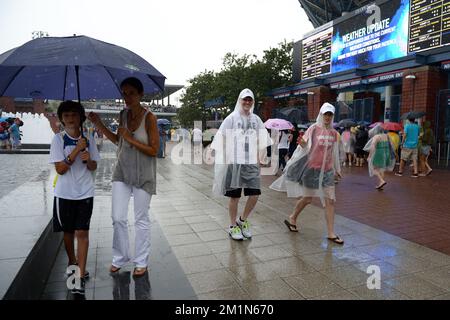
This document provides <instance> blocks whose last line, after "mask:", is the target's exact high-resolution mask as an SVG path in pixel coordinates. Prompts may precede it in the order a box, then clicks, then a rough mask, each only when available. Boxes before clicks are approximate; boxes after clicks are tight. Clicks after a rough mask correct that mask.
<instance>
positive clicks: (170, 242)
mask: <svg viewBox="0 0 450 320" xmlns="http://www.w3.org/2000/svg"><path fill="white" fill-rule="evenodd" d="M113 148H114V147H113V146H112V145H110V144H108V143H106V144H105V148H104V151H103V152H102V154H101V155H102V157H103V159H102V163H101V164H100V166H99V170H98V172H97V176H96V192H97V195H96V198H95V201H94V203H95V204H94V214H93V218H92V224H91V225H92V229H91V233H90V234H91V242H90V252H89V257H88V267H87V268H88V270H89V272H90V273H91V279H90V280H89V281H88V283H87V294H86V299H89V300H90V299H233V300H237V299H295V300H303V299H449V298H450V256H449V255H447V254H444V253H441V252H438V251H435V250H432V249H430V248H428V247H425V246H423V245H420V244H418V243H414V242H411V241H408V240H406V239H402V238H401V237H398V236H396V235H395V234H393V233H391V232H387V231H386V230H384V229H383V228H384V226H383V225H382V224H379V226H378V227H375V226H374V225H371V223H372V222H371V221H366V222H365V223H362V222H361V221H362V219H363V218H364V217H358V215H356V214H355V215H354V216H352V217H351V218H350V216H349V215H348V214H349V212H351V213H353V214H354V213H355V211H354V210H353V211H352V210H351V209H352V207H350V208H348V207H340V208H339V207H338V209H337V213H338V214H337V216H336V232H337V233H338V234H339V235H341V236H342V237H343V238H344V240H345V244H344V245H343V246H339V245H336V244H333V243H331V242H329V241H327V240H326V238H325V237H326V231H325V221H324V214H323V210H322V209H321V208H319V207H317V206H309V207H307V208H306V209H305V210H304V212H303V213H302V215H301V216H300V218H299V227H300V232H298V233H292V232H289V231H288V229H287V228H286V227H285V225H284V224H283V220H284V219H285V218H286V217H287V216H288V214H289V213H290V211H291V210H292V206H293V203H294V202H295V201H294V200H293V199H287V198H286V197H285V195H284V194H282V193H278V192H275V191H272V190H270V189H268V187H267V186H268V184H269V183H270V180H271V179H273V177H267V178H266V177H265V178H264V179H263V180H264V183H263V188H262V195H261V197H260V201H259V202H258V204H257V206H256V208H255V211H254V212H253V213H252V216H251V217H250V222H251V224H252V231H253V234H254V236H253V238H252V239H251V240H246V241H241V242H237V241H233V240H230V239H229V237H228V234H227V232H226V231H227V228H228V224H229V221H228V220H229V219H228V213H227V199H226V198H224V197H221V198H216V197H214V196H213V195H212V192H211V185H212V177H213V173H212V167H210V166H207V165H174V164H173V163H172V162H171V161H170V159H169V158H166V159H158V177H157V178H158V194H157V195H156V196H154V197H153V199H152V203H151V210H150V211H151V218H152V230H151V236H152V251H151V257H150V265H149V267H150V269H149V273H148V277H144V278H140V279H133V278H132V277H131V275H130V272H131V271H132V266H128V267H127V268H125V269H123V270H121V272H120V274H119V276H118V277H112V276H110V275H109V273H108V267H109V265H110V262H111V244H112V225H111V219H110V210H111V208H110V205H111V201H110V196H111V195H110V186H111V182H110V179H111V169H112V164H113V162H114V153H113V151H114V150H113ZM353 169H356V168H352V169H350V170H352V171H350V170H349V171H348V172H347V175H346V177H345V178H344V180H342V181H341V183H339V184H338V190H337V196H338V199H339V200H338V203H339V201H340V200H341V199H343V198H344V197H343V195H345V194H343V193H342V190H341V188H342V189H344V190H347V189H346V188H345V186H346V184H348V185H349V186H351V187H350V188H351V190H353V191H348V192H349V193H353V192H354V193H357V192H359V196H358V197H359V198H360V199H361V200H364V201H365V202H359V203H356V204H355V206H359V207H360V208H364V206H365V203H370V204H371V205H370V207H369V206H368V208H370V210H372V209H373V208H372V207H373V206H375V204H373V203H372V202H370V201H372V200H370V199H371V198H372V197H380V196H381V194H376V196H374V195H372V193H374V192H375V191H373V190H372V187H373V184H374V181H371V180H370V179H369V178H368V177H367V176H366V175H365V174H364V173H363V172H364V171H363V170H362V169H361V173H360V174H358V171H357V170H353ZM358 169H359V168H358ZM347 170H348V169H346V171H347ZM433 174H434V173H433ZM358 179H361V180H358ZM393 179H394V178H393ZM393 179H392V180H393ZM399 179H403V181H405V185H408V183H409V182H408V183H407V181H408V180H412V178H409V177H407V176H404V177H402V178H399ZM388 181H389V183H388V186H389V187H390V186H391V185H392V188H393V189H394V188H395V187H394V182H392V183H391V182H390V180H388ZM412 182H415V183H420V178H419V180H417V181H412ZM398 183H403V182H398ZM352 185H353V186H352ZM366 186H367V192H364V191H363V189H364V188H366ZM358 189H359V190H358ZM394 190H395V189H394ZM387 191H388V188H386V190H385V191H383V193H386V194H387ZM409 194H411V195H412V196H414V195H415V194H414V193H409ZM348 196H349V195H348ZM356 198H357V195H355V199H356ZM355 199H354V200H353V201H355ZM383 199H384V198H379V199H378V200H377V198H375V199H374V200H373V201H374V203H377V201H379V202H383V201H385V200H383ZM369 200H370V201H369ZM415 200H416V199H415ZM415 200H411V201H415ZM241 202H242V201H241ZM351 202H352V201H348V202H347V201H344V200H342V205H344V204H345V205H346V206H348V205H350V204H351ZM404 202H408V201H407V200H405V201H404ZM349 203H350V204H349ZM381 205H384V206H386V207H389V202H388V203H386V204H381ZM130 206H131V205H130ZM344 208H347V209H346V210H345V211H344V210H343V209H344ZM240 210H242V203H241V205H240ZM341 212H344V215H345V216H344V215H341ZM358 212H361V211H358ZM366 212H367V210H366ZM370 212H372V211H370ZM366 215H367V214H366ZM447 215H448V213H447ZM409 216H411V213H410V214H409ZM407 217H408V216H407ZM366 218H367V217H366ZM130 219H131V221H132V214H131V210H130ZM391 219H393V218H391ZM360 220H361V221H360ZM374 220H383V219H381V218H378V219H374ZM386 220H387V221H389V220H388V219H387V218H386ZM132 230H133V228H132V227H131V228H130V232H132ZM130 238H132V237H130ZM66 265H67V258H66V257H65V254H64V250H63V249H62V247H61V249H60V253H59V255H58V257H57V258H56V262H55V265H54V268H53V271H52V273H51V274H50V275H49V279H48V282H47V286H46V289H45V292H44V294H43V296H42V299H72V298H73V297H72V296H71V294H68V292H67V289H66V284H65V279H66V278H65V276H64V271H65V267H66ZM373 266H376V267H378V268H379V269H380V275H381V287H380V289H369V288H368V286H367V281H368V278H369V276H370V275H371V274H369V273H367V271H368V268H369V270H370V269H371V268H373ZM147 280H148V281H147Z"/></svg>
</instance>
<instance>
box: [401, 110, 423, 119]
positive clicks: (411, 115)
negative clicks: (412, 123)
mask: <svg viewBox="0 0 450 320" xmlns="http://www.w3.org/2000/svg"><path fill="white" fill-rule="evenodd" d="M424 115H426V112H423V111H409V112H407V113H404V114H402V116H401V117H400V119H402V120H405V119H409V118H414V119H417V118H422V117H423V116H424Z"/></svg>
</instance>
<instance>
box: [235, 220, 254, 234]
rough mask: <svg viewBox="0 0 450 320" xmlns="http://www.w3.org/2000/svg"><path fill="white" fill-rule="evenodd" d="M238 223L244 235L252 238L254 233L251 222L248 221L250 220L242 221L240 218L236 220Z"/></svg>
mask: <svg viewBox="0 0 450 320" xmlns="http://www.w3.org/2000/svg"><path fill="white" fill-rule="evenodd" d="M236 223H237V225H238V226H239V227H240V228H241V230H242V235H243V236H244V237H246V238H251V237H252V233H251V232H250V223H249V222H248V220H245V221H244V222H242V221H241V219H240V218H238V219H237V220H236Z"/></svg>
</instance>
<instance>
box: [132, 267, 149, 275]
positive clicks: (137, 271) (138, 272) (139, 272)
mask: <svg viewBox="0 0 450 320" xmlns="http://www.w3.org/2000/svg"><path fill="white" fill-rule="evenodd" d="M146 273H147V267H144V268H139V267H136V268H134V271H133V277H142V276H143V275H144V274H146Z"/></svg>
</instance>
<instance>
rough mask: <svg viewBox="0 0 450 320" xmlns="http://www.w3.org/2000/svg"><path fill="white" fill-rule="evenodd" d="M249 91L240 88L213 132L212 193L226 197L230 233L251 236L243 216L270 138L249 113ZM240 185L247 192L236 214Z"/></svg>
mask: <svg viewBox="0 0 450 320" xmlns="http://www.w3.org/2000/svg"><path fill="white" fill-rule="evenodd" d="M254 101H255V99H254V96H253V92H252V91H251V90H250V89H244V90H242V91H241V93H240V94H239V97H238V100H237V102H236V106H235V108H234V111H233V112H232V113H231V114H230V115H229V116H228V117H226V118H225V120H224V121H223V123H222V124H221V126H220V128H219V130H218V131H217V133H216V135H215V136H214V140H213V142H212V144H211V148H212V149H213V150H215V165H214V184H213V193H214V194H215V195H218V196H226V197H229V198H230V202H229V208H228V211H229V215H230V230H229V234H230V237H232V239H234V240H243V239H244V238H251V232H250V224H249V222H248V220H247V218H248V217H249V215H250V213H251V212H252V210H253V208H254V207H255V205H256V202H257V201H258V196H259V195H260V194H261V190H260V189H261V187H260V180H261V178H260V167H259V163H260V160H259V159H264V157H265V151H266V147H267V146H269V145H271V144H272V140H271V139H270V136H269V134H268V132H267V129H266V128H265V127H264V124H263V122H262V121H261V119H260V118H259V117H258V116H257V115H255V114H254V113H253V109H254V106H255V102H254ZM242 189H244V195H245V196H248V199H247V203H246V205H245V209H244V212H243V214H242V215H241V216H240V217H239V218H237V209H238V204H239V198H240V197H241V193H242Z"/></svg>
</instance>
